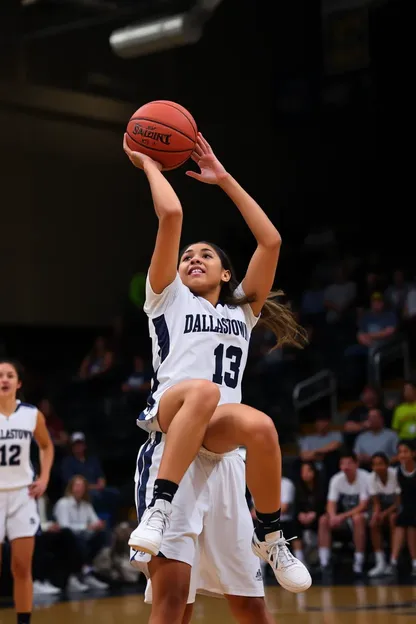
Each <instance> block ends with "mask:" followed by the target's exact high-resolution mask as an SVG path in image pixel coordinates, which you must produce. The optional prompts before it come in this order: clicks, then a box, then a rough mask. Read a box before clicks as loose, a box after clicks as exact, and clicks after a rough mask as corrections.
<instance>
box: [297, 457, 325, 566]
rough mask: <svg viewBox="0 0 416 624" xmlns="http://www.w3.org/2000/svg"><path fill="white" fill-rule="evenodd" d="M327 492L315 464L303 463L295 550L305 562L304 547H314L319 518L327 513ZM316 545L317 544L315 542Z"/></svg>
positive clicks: (298, 484)
mask: <svg viewBox="0 0 416 624" xmlns="http://www.w3.org/2000/svg"><path fill="white" fill-rule="evenodd" d="M325 503H326V498H325V492H324V487H323V483H322V479H321V475H320V474H319V471H318V470H317V469H316V466H315V464H314V463H313V462H303V463H302V465H301V468H300V479H299V482H298V483H297V484H296V494H295V513H294V515H295V526H294V535H297V538H296V539H295V540H293V550H294V552H295V555H296V557H297V558H298V559H300V561H305V556H304V546H305V545H306V546H313V545H314V542H315V537H316V534H317V533H318V522H319V518H320V517H321V516H322V514H323V513H325ZM315 545H316V542H315Z"/></svg>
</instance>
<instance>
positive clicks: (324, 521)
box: [319, 514, 329, 530]
mask: <svg viewBox="0 0 416 624" xmlns="http://www.w3.org/2000/svg"><path fill="white" fill-rule="evenodd" d="M319 528H320V529H325V530H326V529H329V518H328V515H327V514H324V515H323V516H321V517H320V518H319Z"/></svg>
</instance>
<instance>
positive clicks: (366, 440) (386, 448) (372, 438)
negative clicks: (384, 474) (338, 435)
mask: <svg viewBox="0 0 416 624" xmlns="http://www.w3.org/2000/svg"><path fill="white" fill-rule="evenodd" d="M367 422H368V427H367V431H363V432H362V433H360V434H359V435H358V437H357V439H356V441H355V444H354V453H355V454H356V455H357V457H358V462H359V464H360V466H361V467H362V468H366V469H370V467H371V463H372V459H371V458H372V456H373V455H374V453H384V455H386V456H387V457H388V460H389V462H390V463H391V464H394V463H395V462H397V443H398V441H399V438H398V435H397V433H395V432H394V431H392V430H391V429H386V428H385V426H384V417H383V414H382V412H381V410H380V409H377V408H376V409H372V410H370V411H369V413H368V421H367Z"/></svg>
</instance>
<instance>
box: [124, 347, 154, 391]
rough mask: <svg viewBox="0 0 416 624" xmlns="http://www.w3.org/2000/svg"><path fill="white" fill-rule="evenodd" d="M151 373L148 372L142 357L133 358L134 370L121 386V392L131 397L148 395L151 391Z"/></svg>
mask: <svg viewBox="0 0 416 624" xmlns="http://www.w3.org/2000/svg"><path fill="white" fill-rule="evenodd" d="M151 377H152V376H151V373H150V372H149V371H148V370H146V367H145V362H144V359H143V358H142V357H141V355H135V356H134V358H133V370H132V371H131V373H130V374H129V376H128V377H127V379H126V380H125V381H124V383H123V385H122V386H121V391H122V392H123V393H125V394H131V395H136V396H139V395H142V396H143V395H146V396H147V394H148V393H149V390H150V381H151Z"/></svg>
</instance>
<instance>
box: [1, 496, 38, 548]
mask: <svg viewBox="0 0 416 624" xmlns="http://www.w3.org/2000/svg"><path fill="white" fill-rule="evenodd" d="M39 525H40V521H39V514H38V506H37V504H36V500H35V499H34V498H32V497H30V496H29V488H27V487H24V488H19V489H17V490H0V544H2V543H3V542H4V538H5V537H7V538H8V539H9V541H10V542H11V541H12V540H15V539H18V538H20V537H33V536H34V535H36V533H37V531H38V529H39Z"/></svg>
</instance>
